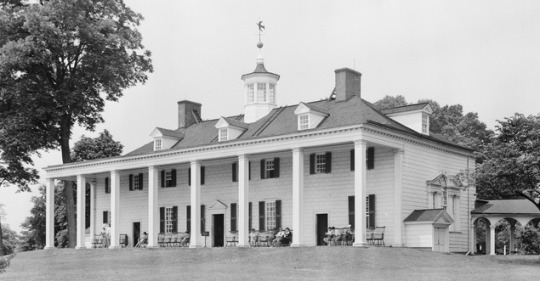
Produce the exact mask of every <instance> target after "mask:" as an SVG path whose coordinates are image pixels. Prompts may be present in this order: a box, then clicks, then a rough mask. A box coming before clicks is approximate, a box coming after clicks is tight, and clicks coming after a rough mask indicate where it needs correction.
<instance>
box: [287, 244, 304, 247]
mask: <svg viewBox="0 0 540 281" xmlns="http://www.w3.org/2000/svg"><path fill="white" fill-rule="evenodd" d="M291 247H292V248H301V247H306V245H304V244H291Z"/></svg>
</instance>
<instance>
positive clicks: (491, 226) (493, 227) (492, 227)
mask: <svg viewBox="0 0 540 281" xmlns="http://www.w3.org/2000/svg"><path fill="white" fill-rule="evenodd" d="M495 227H497V226H496V225H494V224H492V225H490V226H489V228H491V229H495Z"/></svg>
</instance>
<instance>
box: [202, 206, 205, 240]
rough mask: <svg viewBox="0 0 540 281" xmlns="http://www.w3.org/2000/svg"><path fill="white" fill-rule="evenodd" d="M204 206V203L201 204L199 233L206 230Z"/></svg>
mask: <svg viewBox="0 0 540 281" xmlns="http://www.w3.org/2000/svg"><path fill="white" fill-rule="evenodd" d="M205 210H206V208H205V207H204V205H201V234H202V233H203V232H205V231H206V215H205V213H204V211H205Z"/></svg>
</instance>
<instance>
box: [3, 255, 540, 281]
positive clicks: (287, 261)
mask: <svg viewBox="0 0 540 281" xmlns="http://www.w3.org/2000/svg"><path fill="white" fill-rule="evenodd" d="M538 275H540V262H539V259H538V256H529V257H527V256H465V255H457V254H441V253H433V252H430V251H426V250H417V249H406V248H383V247H380V248H378V247H372V248H352V247H309V248H249V249H239V248H212V249H187V248H180V249H118V250H103V249H93V250H74V249H58V250H47V251H35V252H25V253H19V254H17V256H16V257H15V258H14V259H13V260H12V261H11V266H10V267H8V268H7V270H6V272H5V273H1V274H0V279H1V280H258V281H260V280H278V279H279V280H332V281H337V280H360V279H362V280H535V279H536V278H537V277H538Z"/></svg>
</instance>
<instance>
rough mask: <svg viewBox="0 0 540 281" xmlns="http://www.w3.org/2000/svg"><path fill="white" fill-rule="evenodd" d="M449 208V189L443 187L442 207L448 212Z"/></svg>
mask: <svg viewBox="0 0 540 281" xmlns="http://www.w3.org/2000/svg"><path fill="white" fill-rule="evenodd" d="M447 206H448V189H447V188H446V187H443V190H442V207H443V209H445V210H446V207H447Z"/></svg>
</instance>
